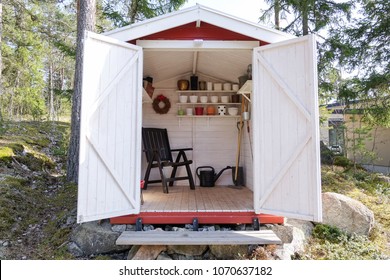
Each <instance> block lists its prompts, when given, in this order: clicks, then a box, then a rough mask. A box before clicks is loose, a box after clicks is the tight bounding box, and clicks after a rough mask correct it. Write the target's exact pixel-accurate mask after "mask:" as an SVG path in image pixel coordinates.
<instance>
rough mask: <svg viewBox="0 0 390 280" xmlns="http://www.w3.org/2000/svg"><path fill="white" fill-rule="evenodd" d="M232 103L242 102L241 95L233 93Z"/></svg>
mask: <svg viewBox="0 0 390 280" xmlns="http://www.w3.org/2000/svg"><path fill="white" fill-rule="evenodd" d="M232 103H240V95H238V94H233V95H232Z"/></svg>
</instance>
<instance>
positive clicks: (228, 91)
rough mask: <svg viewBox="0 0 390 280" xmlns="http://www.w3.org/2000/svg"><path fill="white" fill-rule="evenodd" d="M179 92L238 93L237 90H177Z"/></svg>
mask: <svg viewBox="0 0 390 280" xmlns="http://www.w3.org/2000/svg"><path fill="white" fill-rule="evenodd" d="M176 92H177V93H237V91H236V90H177V91H176Z"/></svg>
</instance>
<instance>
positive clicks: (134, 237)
mask: <svg viewBox="0 0 390 280" xmlns="http://www.w3.org/2000/svg"><path fill="white" fill-rule="evenodd" d="M116 244H117V245H233V244H234V245H236V244H241V245H242V244H248V245H249V244H282V241H281V240H280V239H279V238H278V237H277V236H276V234H275V233H274V232H273V231H271V230H261V231H124V232H122V234H121V235H120V236H119V238H118V239H117V241H116Z"/></svg>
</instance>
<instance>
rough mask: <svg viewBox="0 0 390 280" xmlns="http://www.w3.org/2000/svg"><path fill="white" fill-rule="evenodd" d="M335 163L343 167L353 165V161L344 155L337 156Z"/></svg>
mask: <svg viewBox="0 0 390 280" xmlns="http://www.w3.org/2000/svg"><path fill="white" fill-rule="evenodd" d="M333 164H334V165H337V166H342V167H349V166H351V165H352V163H351V161H350V160H349V159H348V158H346V157H343V156H335V157H334V160H333Z"/></svg>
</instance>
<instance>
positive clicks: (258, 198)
mask: <svg viewBox="0 0 390 280" xmlns="http://www.w3.org/2000/svg"><path fill="white" fill-rule="evenodd" d="M315 50H316V42H315V37H314V36H312V35H309V36H305V37H301V38H297V39H292V40H288V41H284V42H281V43H276V44H270V45H267V46H264V47H258V48H255V49H254V55H253V96H252V117H253V132H254V134H253V138H254V162H253V168H254V172H253V173H254V205H255V211H256V213H267V214H275V215H281V216H284V217H287V218H297V219H303V220H311V221H317V222H319V221H321V220H322V206H321V173H320V149H319V117H318V96H317V90H318V89H317V63H316V52H315Z"/></svg>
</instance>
